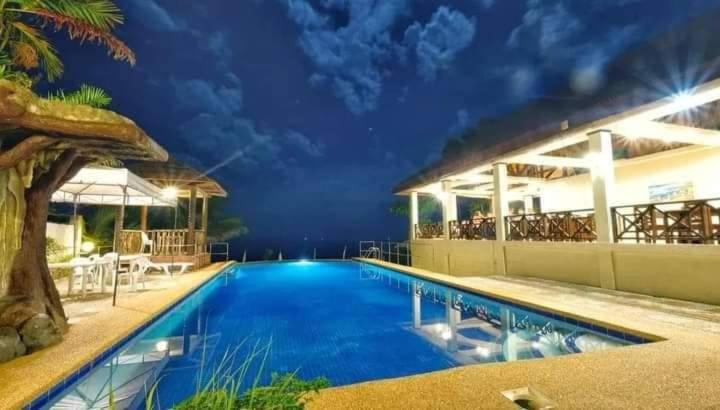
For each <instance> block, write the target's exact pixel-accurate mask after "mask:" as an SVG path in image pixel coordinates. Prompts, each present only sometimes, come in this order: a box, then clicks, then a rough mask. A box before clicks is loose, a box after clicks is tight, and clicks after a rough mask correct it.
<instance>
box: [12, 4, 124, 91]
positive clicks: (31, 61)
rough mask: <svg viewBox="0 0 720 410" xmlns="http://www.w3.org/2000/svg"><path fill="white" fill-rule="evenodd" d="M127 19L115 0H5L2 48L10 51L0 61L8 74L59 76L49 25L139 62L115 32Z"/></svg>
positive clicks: (51, 78) (60, 67)
mask: <svg viewBox="0 0 720 410" xmlns="http://www.w3.org/2000/svg"><path fill="white" fill-rule="evenodd" d="M122 23H123V16H122V13H121V12H120V9H119V8H118V7H117V6H116V5H115V3H114V1H113V0H0V53H3V54H4V55H6V56H7V58H6V61H5V62H3V63H0V66H1V67H2V71H3V72H4V73H3V75H4V76H5V78H8V77H9V73H12V72H18V71H23V72H30V71H36V72H38V73H42V74H44V75H45V76H46V77H47V79H48V80H49V81H54V80H55V79H57V78H58V77H60V76H61V75H62V74H63V71H64V67H63V63H62V61H61V60H60V56H59V55H58V52H57V50H56V49H55V47H54V46H53V45H52V44H51V42H50V40H49V39H48V37H47V36H46V34H45V33H44V31H45V30H47V29H54V31H65V32H67V34H68V37H70V39H72V40H76V41H78V42H80V43H84V42H92V43H96V44H99V45H102V46H104V47H105V48H106V49H107V50H108V54H110V55H112V57H113V58H115V59H116V60H122V61H127V62H129V63H130V64H134V63H135V55H134V54H133V52H132V50H130V49H129V48H128V47H127V46H126V45H125V44H124V43H123V42H122V41H120V40H119V39H117V38H116V37H115V36H114V35H113V34H112V32H113V30H115V29H116V28H117V26H118V25H120V24H122ZM18 78H20V77H18Z"/></svg>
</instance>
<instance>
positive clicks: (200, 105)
mask: <svg viewBox="0 0 720 410" xmlns="http://www.w3.org/2000/svg"><path fill="white" fill-rule="evenodd" d="M171 83H172V85H173V88H174V89H175V96H176V97H177V103H178V106H179V107H180V108H182V109H184V110H187V111H191V112H204V113H211V114H216V115H232V114H236V113H238V112H240V110H242V107H243V92H242V88H241V87H240V86H239V85H235V86H232V87H227V86H224V85H218V84H215V83H213V82H210V81H206V80H198V79H192V80H184V81H176V80H171Z"/></svg>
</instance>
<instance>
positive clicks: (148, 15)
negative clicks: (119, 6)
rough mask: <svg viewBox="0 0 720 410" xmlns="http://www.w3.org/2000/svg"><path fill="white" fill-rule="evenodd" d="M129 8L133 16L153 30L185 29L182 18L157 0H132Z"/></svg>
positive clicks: (129, 12)
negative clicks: (163, 6)
mask: <svg viewBox="0 0 720 410" xmlns="http://www.w3.org/2000/svg"><path fill="white" fill-rule="evenodd" d="M130 3H132V7H129V8H128V14H129V15H130V17H131V18H136V19H137V20H138V21H139V22H140V23H141V24H142V25H144V26H145V27H146V28H148V29H150V30H153V31H181V30H184V29H185V24H184V23H183V22H182V20H180V19H178V18H176V17H175V16H172V15H171V14H170V13H169V12H168V11H167V10H165V9H164V8H162V7H161V6H160V5H159V4H157V2H155V0H130Z"/></svg>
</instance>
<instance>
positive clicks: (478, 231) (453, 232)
mask: <svg viewBox="0 0 720 410" xmlns="http://www.w3.org/2000/svg"><path fill="white" fill-rule="evenodd" d="M495 238H496V235H495V218H476V219H473V220H472V221H450V239H464V240H494V239H495Z"/></svg>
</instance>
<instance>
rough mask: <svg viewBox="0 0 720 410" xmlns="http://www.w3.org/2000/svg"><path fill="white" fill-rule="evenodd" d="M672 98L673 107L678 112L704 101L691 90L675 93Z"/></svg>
mask: <svg viewBox="0 0 720 410" xmlns="http://www.w3.org/2000/svg"><path fill="white" fill-rule="evenodd" d="M672 98H673V102H672V106H673V109H674V110H676V111H677V112H680V111H688V110H691V109H693V108H695V107H697V106H698V105H700V104H701V103H702V102H701V101H699V100H698V98H697V97H696V96H695V94H692V93H690V92H682V93H679V94H676V95H674V96H673V97H672Z"/></svg>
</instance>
